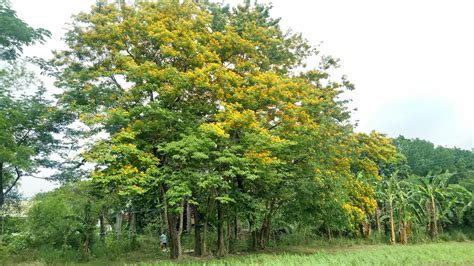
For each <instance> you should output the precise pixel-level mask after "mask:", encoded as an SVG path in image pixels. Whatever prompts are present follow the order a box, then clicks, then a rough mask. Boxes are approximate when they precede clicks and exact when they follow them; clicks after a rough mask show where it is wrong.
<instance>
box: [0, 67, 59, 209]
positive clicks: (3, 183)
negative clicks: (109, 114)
mask: <svg viewBox="0 0 474 266" xmlns="http://www.w3.org/2000/svg"><path fill="white" fill-rule="evenodd" d="M67 121H68V116H67V115H65V114H64V113H62V112H61V111H59V110H58V109H57V108H56V107H55V105H53V103H52V102H51V101H49V100H48V99H46V95H45V88H44V87H43V85H42V83H41V82H40V81H39V80H38V79H36V77H35V76H34V74H33V73H31V72H29V71H28V70H27V69H26V67H25V66H24V65H18V64H15V65H11V66H10V67H8V68H5V69H4V72H3V73H2V74H1V75H0V129H1V130H0V139H1V140H2V141H1V144H0V189H1V190H0V192H1V193H0V206H2V205H3V203H4V199H5V197H6V196H7V195H8V194H9V192H10V191H12V189H13V188H14V187H15V185H16V184H17V183H18V181H19V180H20V178H21V177H22V176H23V175H25V174H35V173H36V171H37V170H38V169H39V168H40V167H51V166H53V165H54V162H53V161H52V160H50V158H49V155H50V154H51V153H52V152H53V151H54V150H55V149H56V148H58V147H59V145H60V141H59V138H57V136H55V134H58V133H60V132H61V128H62V126H64V125H65V124H66V122H67Z"/></svg>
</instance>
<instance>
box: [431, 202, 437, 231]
mask: <svg viewBox="0 0 474 266" xmlns="http://www.w3.org/2000/svg"><path fill="white" fill-rule="evenodd" d="M431 215H432V216H431V217H432V220H431V221H432V226H431V229H432V230H431V237H432V238H433V239H436V238H437V237H438V217H436V204H435V201H434V197H431Z"/></svg>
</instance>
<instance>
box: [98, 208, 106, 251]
mask: <svg viewBox="0 0 474 266" xmlns="http://www.w3.org/2000/svg"><path fill="white" fill-rule="evenodd" d="M99 225H100V242H102V243H105V209H102V213H101V214H100V216H99Z"/></svg>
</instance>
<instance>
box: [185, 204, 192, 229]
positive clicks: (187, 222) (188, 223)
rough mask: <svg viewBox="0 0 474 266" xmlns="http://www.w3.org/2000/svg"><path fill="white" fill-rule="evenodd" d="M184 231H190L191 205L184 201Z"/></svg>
mask: <svg viewBox="0 0 474 266" xmlns="http://www.w3.org/2000/svg"><path fill="white" fill-rule="evenodd" d="M186 232H188V233H189V232H191V205H190V204H189V201H186Z"/></svg>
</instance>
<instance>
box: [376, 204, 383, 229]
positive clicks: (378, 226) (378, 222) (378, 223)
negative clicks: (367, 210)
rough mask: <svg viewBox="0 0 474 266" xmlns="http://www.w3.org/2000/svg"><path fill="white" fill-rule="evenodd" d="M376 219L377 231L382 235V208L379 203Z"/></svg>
mask: <svg viewBox="0 0 474 266" xmlns="http://www.w3.org/2000/svg"><path fill="white" fill-rule="evenodd" d="M375 221H376V223H377V233H378V234H379V235H380V234H381V233H382V226H381V224H380V209H379V205H378V204H377V208H376V209H375Z"/></svg>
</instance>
